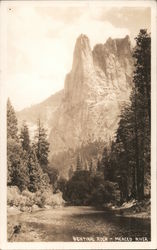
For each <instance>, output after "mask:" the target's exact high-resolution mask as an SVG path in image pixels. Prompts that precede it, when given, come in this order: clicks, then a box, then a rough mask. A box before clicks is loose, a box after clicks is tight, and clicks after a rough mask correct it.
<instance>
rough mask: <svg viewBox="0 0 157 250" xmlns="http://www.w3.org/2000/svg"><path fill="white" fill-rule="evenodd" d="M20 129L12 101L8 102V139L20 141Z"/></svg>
mask: <svg viewBox="0 0 157 250" xmlns="http://www.w3.org/2000/svg"><path fill="white" fill-rule="evenodd" d="M17 133H18V127H17V118H16V114H15V110H14V108H13V106H12V105H11V102H10V99H8V101H7V139H12V140H16V141H18V135H17Z"/></svg>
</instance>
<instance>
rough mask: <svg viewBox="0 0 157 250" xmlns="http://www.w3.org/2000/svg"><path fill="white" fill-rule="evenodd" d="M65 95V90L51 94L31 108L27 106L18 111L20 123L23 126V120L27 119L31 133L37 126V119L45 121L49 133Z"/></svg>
mask: <svg viewBox="0 0 157 250" xmlns="http://www.w3.org/2000/svg"><path fill="white" fill-rule="evenodd" d="M62 96H63V90H61V91H59V92H57V93H55V94H54V95H51V96H50V97H49V98H47V99H46V100H45V101H43V102H41V103H39V104H36V105H32V106H31V107H29V108H25V109H23V110H21V111H19V112H17V118H18V124H19V127H20V126H21V124H22V122H23V121H24V120H25V121H27V124H28V126H29V128H30V131H31V134H33V131H34V130H35V128H36V124H37V120H38V119H39V118H40V120H41V121H42V122H43V124H44V126H45V127H46V128H47V129H48V133H49V131H50V130H51V121H52V119H53V115H54V113H55V111H56V109H57V108H58V106H59V105H60V103H61V100H62Z"/></svg>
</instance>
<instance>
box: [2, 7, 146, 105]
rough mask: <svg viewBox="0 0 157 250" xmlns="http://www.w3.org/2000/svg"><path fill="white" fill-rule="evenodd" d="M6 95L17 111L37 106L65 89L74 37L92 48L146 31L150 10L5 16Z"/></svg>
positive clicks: (57, 10)
mask: <svg viewBox="0 0 157 250" xmlns="http://www.w3.org/2000/svg"><path fill="white" fill-rule="evenodd" d="M7 17H8V20H7V21H8V25H7V55H8V57H7V61H8V62H7V83H6V84H7V95H8V96H9V97H10V99H11V102H12V104H13V106H14V108H15V109H16V110H21V109H23V108H24V107H28V106H30V105H32V104H36V103H39V102H41V101H43V100H44V99H46V98H47V97H49V96H50V95H52V94H54V93H55V92H57V91H58V90H60V89H62V88H63V87H64V78H65V75H66V74H67V73H68V72H69V71H70V69H71V65H72V58H73V50H74V46H75V42H76V39H77V37H78V36H79V35H80V34H81V33H83V34H86V35H87V36H88V37H89V39H90V43H91V47H92V48H93V46H94V45H95V44H96V43H105V41H106V39H107V38H109V37H112V38H122V37H125V36H126V35H129V36H130V38H131V41H132V43H133V41H134V37H135V36H136V35H137V34H138V32H139V30H140V29H141V28H147V29H149V30H150V9H149V8H130V7H127V8H126V7H125V8H124V7H123V8H116V7H114V8H109V7H107V8H105V7H99V6H96V4H95V5H88V4H86V5H85V6H83V7H79V6H77V7H74V6H73V7H70V6H67V5H65V4H64V6H63V5H62V6H60V7H56V6H53V5H51V6H50V7H44V6H43V7H37V6H36V7H32V6H27V7H26V6H22V5H20V6H18V7H17V6H11V3H10V7H9V8H8V11H7Z"/></svg>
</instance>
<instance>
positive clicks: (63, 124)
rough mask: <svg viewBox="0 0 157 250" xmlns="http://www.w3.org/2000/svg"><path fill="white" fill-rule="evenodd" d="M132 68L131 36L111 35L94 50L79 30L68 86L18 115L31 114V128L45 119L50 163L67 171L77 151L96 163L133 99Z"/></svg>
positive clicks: (29, 120)
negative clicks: (131, 92) (131, 94)
mask: <svg viewBox="0 0 157 250" xmlns="http://www.w3.org/2000/svg"><path fill="white" fill-rule="evenodd" d="M132 73H133V58H132V51H131V45H130V40H129V37H128V36H126V37H125V38H124V39H114V40H113V39H111V38H109V39H108V40H107V41H106V43H105V44H97V45H96V46H95V47H94V49H93V50H91V47H90V42H89V39H88V37H87V36H85V35H80V36H79V37H78V39H77V41H76V45H75V49H74V54H73V64H72V69H71V71H70V73H69V74H67V76H66V78H65V84H64V89H63V90H62V91H60V92H58V93H56V94H55V95H53V96H51V97H50V98H48V99H47V100H46V101H44V102H43V103H40V104H38V105H34V106H32V107H31V108H28V109H25V110H23V111H21V112H18V119H19V121H20V122H21V121H22V120H26V121H27V122H28V125H29V128H31V131H32V132H33V130H34V129H35V124H36V121H37V119H38V118H39V117H40V119H41V121H43V122H44V125H46V127H47V130H48V133H49V142H50V161H51V164H52V165H53V166H55V167H58V168H60V169H61V170H62V171H61V172H62V174H63V175H64V176H66V175H67V171H68V168H69V166H70V165H71V164H73V165H76V157H77V155H78V154H81V158H82V160H83V161H84V162H86V163H87V164H88V161H90V160H91V159H93V160H94V159H95V163H96V159H97V157H98V156H101V153H102V150H103V147H104V142H105V143H109V142H110V140H111V139H112V138H113V136H114V134H115V131H116V129H117V126H118V122H119V115H120V113H121V108H122V106H123V105H125V103H128V102H129V95H130V91H131V88H132ZM32 134H33V133H32ZM93 162H94V161H93Z"/></svg>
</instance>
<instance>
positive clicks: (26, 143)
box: [20, 121, 30, 152]
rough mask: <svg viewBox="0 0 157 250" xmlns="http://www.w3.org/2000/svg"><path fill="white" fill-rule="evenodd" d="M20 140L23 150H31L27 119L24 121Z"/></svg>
mask: <svg viewBox="0 0 157 250" xmlns="http://www.w3.org/2000/svg"><path fill="white" fill-rule="evenodd" d="M20 141H21V145H22V148H23V150H25V151H26V152H29V150H30V138H29V130H28V127H27V124H26V122H25V121H23V124H22V128H21V133H20Z"/></svg>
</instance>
